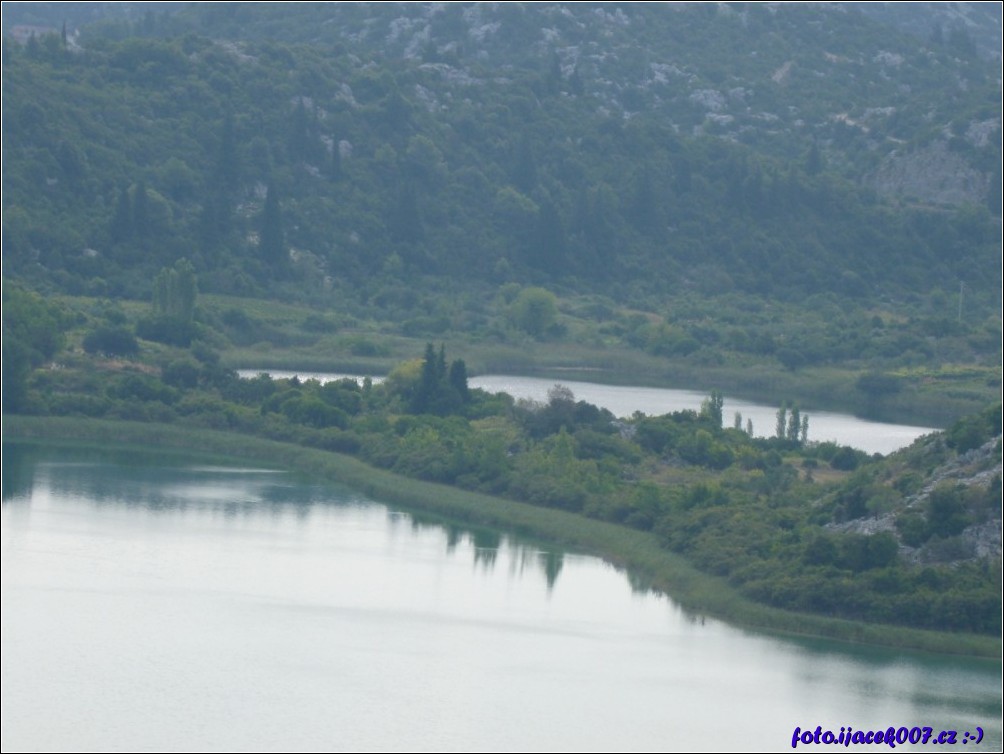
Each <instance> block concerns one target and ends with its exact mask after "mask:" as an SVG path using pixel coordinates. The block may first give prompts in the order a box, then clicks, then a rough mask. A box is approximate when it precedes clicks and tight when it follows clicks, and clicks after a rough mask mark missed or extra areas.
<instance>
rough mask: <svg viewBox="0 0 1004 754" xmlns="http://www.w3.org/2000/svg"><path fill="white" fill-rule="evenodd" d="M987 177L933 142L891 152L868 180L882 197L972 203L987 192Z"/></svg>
mask: <svg viewBox="0 0 1004 754" xmlns="http://www.w3.org/2000/svg"><path fill="white" fill-rule="evenodd" d="M987 182H988V177H987V176H986V175H984V174H983V173H981V172H980V171H978V170H976V169H975V168H973V167H972V166H971V165H969V164H968V163H967V161H966V160H965V158H964V157H963V156H962V155H960V154H958V153H956V152H953V151H951V150H950V149H949V148H948V145H947V144H946V143H945V142H944V141H936V142H932V143H931V144H928V145H927V146H925V147H922V148H920V149H916V150H914V151H911V152H901V151H896V152H892V153H891V154H890V155H889V156H888V157H886V158H885V159H884V160H883V161H882V164H881V165H879V168H878V170H876V171H875V173H874V174H873V175H872V176H871V178H870V181H869V183H870V184H871V185H872V187H873V188H874V189H875V191H876V192H877V193H879V194H881V195H883V196H895V197H901V198H905V199H914V200H918V201H922V202H928V203H932V204H964V203H969V202H972V203H976V202H980V201H982V200H983V198H984V197H985V196H986V195H987V190H988V188H989V186H988V183H987Z"/></svg>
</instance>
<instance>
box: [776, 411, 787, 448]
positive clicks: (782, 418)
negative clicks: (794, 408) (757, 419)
mask: <svg viewBox="0 0 1004 754" xmlns="http://www.w3.org/2000/svg"><path fill="white" fill-rule="evenodd" d="M787 415H788V407H787V406H781V408H779V409H778V410H777V424H776V426H775V427H774V436H775V437H777V439H778V440H783V439H784V436H785V431H786V430H787V427H788V422H787Z"/></svg>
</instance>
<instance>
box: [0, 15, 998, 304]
mask: <svg viewBox="0 0 1004 754" xmlns="http://www.w3.org/2000/svg"><path fill="white" fill-rule="evenodd" d="M99 5H103V4H99ZM963 6H964V4H963ZM963 6H960V7H963ZM995 7H996V11H997V16H998V17H999V15H1000V9H999V6H995ZM144 8H145V6H144ZM86 10H87V16H88V18H87V21H88V23H86V24H80V25H76V24H74V23H73V22H72V20H71V23H69V24H68V25H67V26H64V25H63V24H62V21H60V20H59V19H60V15H62V16H63V17H64V18H65V16H67V15H69V16H70V17H71V19H72V18H81V17H82V15H81V14H83V12H84V9H82V8H80V7H77V6H76V5H74V4H70V5H69V6H68V7H66V8H62V6H59V5H55V4H45V3H39V4H31V3H28V4H24V7H21V6H18V7H17V9H16V11H17V12H12V11H9V10H8V9H7V8H6V6H5V19H4V31H5V34H6V37H5V44H4V47H3V70H4V77H3V87H4V94H3V97H4V99H3V106H4V134H3V139H4V141H3V149H4V153H3V156H4V174H3V188H4V192H3V212H4V222H3V249H4V275H5V276H6V277H15V278H21V279H23V280H25V281H27V282H29V283H30V284H31V285H33V286H49V287H54V288H56V289H61V290H64V291H67V292H76V293H88V294H96V295H112V296H127V297H134V298H147V297H148V296H149V294H150V281H151V280H152V278H153V277H154V275H155V274H156V272H157V271H158V270H160V269H161V268H162V267H164V266H169V265H172V264H173V263H174V262H175V261H177V260H178V259H180V258H182V257H185V258H188V259H189V260H191V261H192V263H193V264H194V265H195V268H196V270H197V272H198V275H199V285H200V288H201V289H202V290H203V291H216V292H228V293H241V294H254V295H282V296H284V297H289V296H294V297H297V298H300V299H301V300H304V301H309V302H313V303H324V302H325V301H328V300H331V298H332V297H333V296H349V297H363V298H371V297H378V296H379V295H380V294H381V292H386V291H387V290H390V289H393V287H394V286H395V285H400V284H402V283H407V284H411V283H413V282H414V281H415V280H416V279H423V280H426V281H428V284H429V285H430V286H446V285H449V286H457V285H462V286H465V287H467V288H470V289H475V290H477V289H479V288H480V289H487V288H488V287H491V288H495V287H497V286H498V285H500V284H504V283H507V282H516V283H520V284H524V285H526V284H543V285H546V286H548V287H550V288H552V289H554V290H558V291H568V292H575V291H579V292H587V291H592V292H599V293H603V294H605V295H607V296H609V297H611V298H612V299H614V300H616V301H620V302H641V303H648V304H653V303H654V302H656V301H659V300H661V299H662V298H663V297H666V296H671V295H674V294H682V293H687V292H693V291H696V292H698V293H702V294H719V293H725V292H730V291H737V292H743V293H747V294H754V295H769V296H771V297H774V298H783V299H784V300H786V301H789V302H790V301H799V300H804V299H806V298H808V297H809V296H812V295H817V294H824V295H829V296H830V297H831V298H836V299H839V300H845V299H850V300H854V301H856V302H859V303H861V304H865V305H868V304H869V302H877V301H884V302H890V301H892V302H896V301H906V302H909V301H910V300H911V299H913V298H915V297H916V296H918V295H927V294H929V293H930V292H931V291H932V290H941V291H943V292H949V293H951V292H954V291H956V290H958V289H959V286H960V284H961V285H962V286H964V288H965V290H966V292H967V299H966V300H967V305H968V306H969V307H971V308H972V310H974V311H977V312H981V313H982V316H984V317H985V316H987V315H988V314H991V313H992V312H995V311H996V309H997V306H998V297H999V288H1000V263H999V262H1000V252H999V244H1000V184H1001V173H1000V164H1001V153H1000V144H1001V128H1000V123H1001V121H1000V76H1001V74H1000V60H999V58H996V59H989V60H988V59H987V58H985V57H981V56H980V54H979V51H980V47H978V46H977V44H976V43H975V42H974V39H977V38H979V39H982V38H983V37H982V36H980V35H976V36H974V35H973V34H972V33H971V32H970V30H969V27H967V26H966V25H965V24H970V25H971V23H973V22H972V18H976V19H977V22H980V20H981V19H982V20H983V22H986V23H988V24H989V23H990V21H992V20H993V19H994V16H993V14H990V15H989V16H988V15H987V12H986V11H982V12H975V15H973V14H970V15H969V16H964V17H963V16H958V18H963V21H965V24H964V23H963V21H956V20H953V19H952V18H951V17H948V18H947V19H946V20H945V21H944V23H943V22H942V21H940V20H939V19H937V18H935V19H934V20H933V21H932V23H931V26H930V33H929V35H928V36H927V38H922V37H918V36H917V35H916V34H914V33H910V32H909V31H908V30H904V31H900V30H899V29H898V27H897V26H895V25H893V24H892V23H887V22H885V21H884V20H883V18H882V17H881V16H878V17H872V16H868V15H865V14H864V13H862V12H860V11H858V10H857V9H856V8H854V7H851V6H842V5H835V6H823V5H803V4H793V5H765V4H751V5H745V4H704V3H699V4H693V5H688V4H682V5H664V4H655V3H648V4H625V5H618V4H581V3H573V4H553V3H540V4H526V5H524V4H519V3H498V4H492V3H485V4H481V3H479V4H464V3H456V4H454V3H448V4H442V3H440V4H435V3H434V4H418V3H414V4H411V3H406V4H391V3H376V4H365V3H360V4H357V3H338V4H282V5H279V4H239V3H237V4H235V3H227V4H212V3H205V4H203V3H198V4H192V5H190V6H184V5H181V6H170V5H168V6H163V5H161V6H155V8H154V9H153V10H141V9H140V8H138V7H137V6H136V5H133V4H128V3H126V4H122V5H121V6H111V7H105V8H104V10H103V12H102V11H101V9H100V8H98V9H95V8H94V7H87V8H86ZM918 12H920V6H918ZM893 15H895V14H893ZM988 19H989V20H988ZM893 20H895V19H893ZM14 22H20V25H18V24H17V23H14ZM25 24H32V25H33V26H35V27H37V28H34V29H29V30H27V33H26V27H25ZM953 24H954V25H953ZM46 27H47V28H49V29H51V30H52V33H51V34H46V33H44V31H45V28H46ZM997 29H998V33H999V18H998V20H997ZM16 39H19V40H21V41H15V40H16ZM443 280H449V281H450V282H449V283H444V282H442V281H443Z"/></svg>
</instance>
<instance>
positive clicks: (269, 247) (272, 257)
mask: <svg viewBox="0 0 1004 754" xmlns="http://www.w3.org/2000/svg"><path fill="white" fill-rule="evenodd" d="M258 248H259V250H260V251H261V256H262V259H264V260H265V261H266V262H267V263H268V264H270V265H271V266H272V267H273V268H277V267H282V266H283V265H284V264H285V262H286V238H285V235H284V233H283V230H282V210H281V209H280V207H279V193H278V192H277V191H276V189H275V186H274V185H272V184H271V183H270V184H269V186H268V189H267V190H266V192H265V206H264V208H263V210H262V215H261V237H260V239H259V242H258Z"/></svg>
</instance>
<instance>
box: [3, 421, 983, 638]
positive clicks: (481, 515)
mask: <svg viewBox="0 0 1004 754" xmlns="http://www.w3.org/2000/svg"><path fill="white" fill-rule="evenodd" d="M3 431H4V436H5V437H7V438H18V439H39V440H49V441H52V440H58V441H75V442H87V443H100V444H122V445H131V446H136V445H143V446H150V445H155V446H157V447H161V448H167V449H173V450H183V451H186V452H189V453H195V452H197V453H201V454H205V455H209V456H213V457H227V458H234V459H241V460H242V461H244V462H247V461H249V460H250V461H254V462H257V463H263V464H266V465H269V466H272V467H279V468H286V469H290V470H295V471H298V472H301V473H305V474H309V475H312V476H316V477H319V478H322V479H326V480H330V481H336V482H339V483H343V484H346V485H348V486H350V487H353V488H354V489H357V490H359V491H360V492H363V493H364V494H367V495H369V496H371V497H373V498H375V499H378V500H382V501H385V502H389V503H393V504H396V505H401V506H402V507H404V508H410V509H414V510H418V511H422V512H425V513H431V514H434V515H437V516H442V517H444V518H447V519H451V520H455V521H458V522H463V523H465V524H468V525H472V526H487V527H492V528H497V529H502V530H503V531H507V532H511V533H513V534H517V535H520V536H524V537H531V538H534V539H541V540H545V541H549V542H553V543H555V544H558V545H561V546H564V547H568V548H572V549H576V550H580V551H583V552H589V553H593V554H596V555H599V556H602V557H604V558H606V559H607V560H609V561H611V562H612V563H614V564H616V565H618V566H621V567H624V568H627V569H630V570H631V571H632V574H633V576H634V578H635V580H636V581H640V582H642V583H646V584H649V585H650V586H651V587H652V588H654V589H658V590H661V591H664V592H666V593H667V594H670V595H671V596H672V597H673V599H674V600H676V601H677V602H678V603H680V604H681V605H682V606H683V607H684V608H685V609H686V610H688V611H690V612H691V613H694V614H702V615H703V614H706V615H709V616H714V617H718V618H722V619H724V620H727V621H729V622H731V623H734V624H736V625H740V626H744V627H749V628H756V629H761V630H768V631H772V632H779V633H785V634H792V635H805V636H817V637H823V638H828V639H835V640H839V641H849V642H859V643H869V644H877V645H885V646H892V647H900V648H904V649H907V648H908V649H919V650H924V651H929V652H938V653H947V654H959V655H970V656H976V657H987V658H999V657H1000V655H1001V641H1000V639H999V638H993V637H987V636H976V635H968V634H965V635H963V634H948V633H940V632H931V631H919V630H915V629H908V628H900V627H892V626H883V625H873V624H865V623H858V622H853V621H846V620H834V619H829V618H825V617H821V616H813V615H803V614H796V613H790V612H786V611H782V610H777V609H774V608H769V607H765V606H763V605H759V604H756V603H752V602H750V601H748V600H746V599H744V598H742V597H741V596H739V595H738V594H737V593H736V592H735V591H734V590H733V589H732V588H731V587H729V586H728V584H726V583H725V582H723V581H722V580H720V579H716V578H713V577H710V576H707V575H705V574H702V573H700V572H698V571H696V570H695V569H694V568H692V567H691V566H690V565H689V564H688V563H687V562H686V561H685V560H683V559H682V558H681V557H679V556H677V555H675V554H673V553H671V552H668V551H667V550H665V549H663V548H662V547H660V546H659V544H658V542H657V540H656V538H655V537H654V536H653V535H651V534H649V533H645V532H640V531H635V530H632V529H627V528H624V527H620V526H615V525H613V524H607V523H603V522H600V521H594V520H591V519H587V518H583V517H581V516H577V515H574V514H570V513H565V512H563V511H557V510H553V509H548V508H538V507H535V506H531V505H527V504H524V503H518V502H514V501H511V500H504V499H500V498H494V497H489V496H486V495H480V494H476V493H471V492H466V491H463V490H459V489H456V488H453V487H448V486H443V485H438V484H431V483H427V482H419V481H416V480H412V479H406V478H404V477H400V476H397V475H395V474H391V473H389V472H386V471H381V470H378V469H374V468H372V467H369V466H367V465H365V464H363V463H362V462H360V461H358V460H356V459H354V458H351V457H348V456H341V455H337V454H334V453H327V452H324V451H319V450H312V449H307V448H302V447H299V446H296V445H289V444H285V443H277V442H272V441H268V440H262V439H258V438H253V437H247V436H243V435H234V434H228V433H224V432H214V431H209V430H194V429H188V428H182V427H176V426H171V425H151V424H139V423H131V422H111V421H100V420H92V419H75V418H62V417H44V418H38V417H20V416H7V417H4V423H3Z"/></svg>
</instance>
